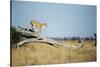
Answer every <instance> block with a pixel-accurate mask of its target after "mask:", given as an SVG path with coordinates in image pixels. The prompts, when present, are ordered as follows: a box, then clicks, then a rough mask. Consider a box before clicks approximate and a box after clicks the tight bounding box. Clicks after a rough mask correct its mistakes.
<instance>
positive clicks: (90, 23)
mask: <svg viewBox="0 0 100 67" xmlns="http://www.w3.org/2000/svg"><path fill="white" fill-rule="evenodd" d="M33 19H34V20H37V21H39V22H45V23H47V24H48V27H47V28H45V29H44V30H43V31H42V33H43V34H44V35H46V36H48V37H72V36H80V37H88V36H91V35H92V34H93V33H96V6H94V5H75V4H60V3H44V2H28V1H13V2H12V22H11V23H12V25H14V26H22V27H26V28H30V26H31V25H30V21H31V20H33Z"/></svg>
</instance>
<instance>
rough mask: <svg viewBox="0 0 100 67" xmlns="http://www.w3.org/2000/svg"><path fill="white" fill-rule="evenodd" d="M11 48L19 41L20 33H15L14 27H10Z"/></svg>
mask: <svg viewBox="0 0 100 67" xmlns="http://www.w3.org/2000/svg"><path fill="white" fill-rule="evenodd" d="M10 31H11V46H12V47H13V46H14V44H16V43H18V42H19V41H20V40H21V33H20V32H17V31H16V29H15V27H11V29H10Z"/></svg>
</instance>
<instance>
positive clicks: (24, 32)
mask: <svg viewBox="0 0 100 67" xmlns="http://www.w3.org/2000/svg"><path fill="white" fill-rule="evenodd" d="M16 30H17V31H18V32H21V33H22V35H24V36H26V37H27V36H28V37H33V38H28V39H26V40H23V41H21V42H19V43H18V44H17V47H18V46H20V45H23V44H24V43H27V42H38V43H47V44H50V45H52V46H61V47H64V48H74V49H78V48H81V47H82V46H83V45H84V44H83V42H84V40H82V42H81V43H80V44H78V46H69V45H66V44H64V43H61V42H59V41H56V40H54V39H50V38H47V37H45V36H43V35H41V34H37V33H36V32H31V31H28V30H25V29H23V28H16ZM34 37H35V38H34Z"/></svg>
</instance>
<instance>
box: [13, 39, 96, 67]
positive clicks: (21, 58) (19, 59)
mask: <svg viewBox="0 0 100 67" xmlns="http://www.w3.org/2000/svg"><path fill="white" fill-rule="evenodd" d="M63 43H65V44H66V45H67V44H70V45H75V44H76V45H77V44H78V41H72V40H69V41H68V40H64V41H63ZM94 43H95V41H91V40H86V41H85V42H84V47H83V48H80V49H68V48H63V47H54V46H51V45H49V44H45V43H36V42H35V43H34V42H31V43H27V44H24V45H23V46H21V47H18V48H12V56H11V61H12V65H14V66H16V65H19V66H20V65H21V66H22V65H41V64H61V63H76V62H92V61H96V47H95V46H94Z"/></svg>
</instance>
